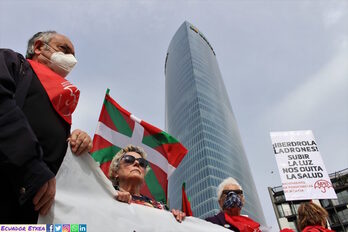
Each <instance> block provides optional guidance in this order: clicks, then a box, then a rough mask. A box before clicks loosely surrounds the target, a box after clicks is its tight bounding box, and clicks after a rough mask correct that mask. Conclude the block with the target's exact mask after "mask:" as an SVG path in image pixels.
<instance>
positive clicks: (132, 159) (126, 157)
mask: <svg viewBox="0 0 348 232" xmlns="http://www.w3.org/2000/svg"><path fill="white" fill-rule="evenodd" d="M121 159H122V160H124V162H125V163H127V164H133V163H134V162H135V161H136V160H137V161H138V162H139V165H140V167H142V168H144V169H145V168H146V167H147V165H148V164H149V161H147V160H146V159H144V158H135V157H134V156H132V155H124V156H123V157H122V158H121Z"/></svg>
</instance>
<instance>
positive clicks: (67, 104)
mask: <svg viewBox="0 0 348 232" xmlns="http://www.w3.org/2000/svg"><path fill="white" fill-rule="evenodd" d="M27 60H28V62H29V63H30V65H31V67H32V68H33V70H34V72H35V74H36V75H37V77H38V78H39V80H40V82H41V84H42V86H43V87H44V89H45V91H46V93H47V95H48V97H49V99H50V101H51V104H52V106H53V108H54V109H55V110H56V112H57V113H58V114H59V115H60V116H61V117H62V118H63V119H64V120H65V121H66V122H67V123H69V124H70V125H71V115H72V113H73V112H74V110H75V108H76V106H77V103H78V101H79V97H80V90H79V89H78V88H77V87H76V86H75V85H73V84H71V83H70V82H69V81H68V80H66V79H64V78H63V77H61V76H59V75H58V74H57V73H55V72H53V71H52V70H51V69H50V68H48V67H47V66H46V65H43V64H41V63H39V62H37V61H34V60H29V59H27Z"/></svg>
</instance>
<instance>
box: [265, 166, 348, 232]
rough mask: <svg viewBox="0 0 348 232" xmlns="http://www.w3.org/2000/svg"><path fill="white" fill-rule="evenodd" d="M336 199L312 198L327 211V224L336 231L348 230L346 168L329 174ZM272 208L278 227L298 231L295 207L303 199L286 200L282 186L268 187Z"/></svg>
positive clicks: (347, 173) (343, 231)
mask: <svg viewBox="0 0 348 232" xmlns="http://www.w3.org/2000/svg"><path fill="white" fill-rule="evenodd" d="M329 177H330V179H331V182H332V185H333V187H334V189H335V192H336V194H337V199H335V200H331V199H324V200H313V201H314V202H315V203H318V204H320V205H321V206H322V207H323V208H325V209H326V210H327V212H328V213H329V221H328V223H329V225H330V227H331V229H332V230H335V231H337V232H348V168H346V169H344V170H341V171H338V172H334V173H331V174H329ZM268 192H269V195H270V197H271V201H272V204H273V209H274V212H275V215H276V217H277V221H278V225H279V228H280V229H284V228H292V229H293V230H295V231H300V230H299V228H298V225H297V209H298V207H299V206H300V204H301V203H302V202H304V201H286V200H285V195H284V191H283V188H282V186H278V187H273V188H272V187H268Z"/></svg>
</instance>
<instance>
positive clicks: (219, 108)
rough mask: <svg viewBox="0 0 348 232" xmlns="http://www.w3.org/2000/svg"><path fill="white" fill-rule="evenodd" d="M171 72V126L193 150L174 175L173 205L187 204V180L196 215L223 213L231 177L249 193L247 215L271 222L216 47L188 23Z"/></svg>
mask: <svg viewBox="0 0 348 232" xmlns="http://www.w3.org/2000/svg"><path fill="white" fill-rule="evenodd" d="M165 76H166V80H165V94H166V96H165V97H166V106H165V107H166V108H165V123H166V130H167V131H168V132H169V133H170V134H171V135H173V136H174V137H176V138H177V139H179V141H181V142H182V143H183V144H184V146H185V147H186V148H187V149H188V150H189V152H188V154H187V155H186V156H185V158H184V159H183V161H182V162H181V164H180V165H179V167H178V168H177V169H176V171H175V172H174V173H173V175H172V176H171V178H170V180H169V204H170V207H171V208H177V209H181V186H182V183H183V182H186V193H187V195H188V196H189V197H190V202H191V206H192V210H193V213H194V216H196V217H200V218H205V217H208V216H212V215H214V214H215V213H218V212H219V211H220V209H219V205H218V200H217V196H216V188H217V186H218V185H219V184H220V183H221V181H222V180H223V179H225V178H227V177H230V176H231V177H234V178H235V179H237V181H238V182H239V183H240V184H241V185H242V187H243V190H244V192H245V198H246V202H245V206H244V207H243V211H242V214H246V215H249V217H251V218H253V219H254V220H256V221H258V222H260V223H261V224H263V225H265V219H264V216H263V213H262V208H261V204H260V201H259V198H258V195H257V192H256V187H255V184H254V181H253V178H252V175H251V172H250V167H249V164H248V160H247V158H246V155H245V152H244V149H243V146H242V142H241V138H240V134H239V131H238V127H237V123H236V119H235V117H234V114H233V111H232V107H231V104H230V102H229V98H228V95H227V92H226V89H225V86H224V83H223V80H222V77H221V73H220V70H219V67H218V63H217V60H216V57H215V52H214V50H213V48H212V46H211V45H210V43H209V42H208V40H207V39H206V37H205V36H204V35H203V34H202V33H201V32H200V31H199V30H198V29H197V28H195V27H194V26H193V25H191V24H190V23H188V22H184V23H183V24H182V25H181V26H180V28H179V29H178V31H177V32H176V33H175V35H174V37H173V39H172V41H171V42H170V45H169V48H168V52H167V56H166V60H165Z"/></svg>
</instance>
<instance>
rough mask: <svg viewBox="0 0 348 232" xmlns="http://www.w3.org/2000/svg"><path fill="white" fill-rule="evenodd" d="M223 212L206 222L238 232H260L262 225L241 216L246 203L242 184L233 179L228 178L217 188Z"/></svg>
mask: <svg viewBox="0 0 348 232" xmlns="http://www.w3.org/2000/svg"><path fill="white" fill-rule="evenodd" d="M217 197H218V199H219V205H220V207H221V212H220V213H219V214H217V215H215V216H213V217H208V218H206V219H205V220H207V221H209V222H212V223H214V224H218V225H221V226H224V227H225V228H228V229H230V230H233V231H236V232H258V231H261V230H260V224H259V223H257V222H255V221H253V220H252V219H251V218H249V217H246V216H242V215H240V212H241V210H242V207H243V205H244V202H245V198H244V195H243V190H242V187H241V186H240V184H239V183H238V182H237V181H236V180H235V179H234V178H232V177H229V178H226V179H225V180H223V181H222V183H221V184H220V185H219V186H218V188H217Z"/></svg>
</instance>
